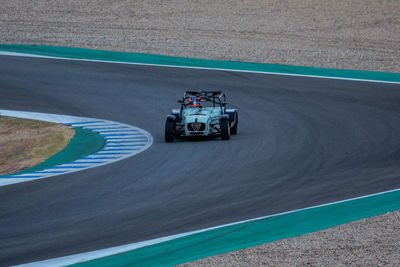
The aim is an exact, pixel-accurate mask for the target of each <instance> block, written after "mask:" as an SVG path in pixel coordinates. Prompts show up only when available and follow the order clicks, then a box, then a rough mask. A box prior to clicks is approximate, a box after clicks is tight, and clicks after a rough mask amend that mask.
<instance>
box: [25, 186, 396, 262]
mask: <svg viewBox="0 0 400 267" xmlns="http://www.w3.org/2000/svg"><path fill="white" fill-rule="evenodd" d="M396 191H400V188H399V189H394V190H389V191H385V192H380V193H375V194H370V195H366V196H361V197H356V198H350V199H345V200H340V201H335V202H331V203H326V204H322V205H316V206H312V207H307V208H303V209H296V210H291V211H286V212H281V213H277V214H272V215H267V216H262V217H258V218H254V219H249V220H244V221H239V222H233V223H228V224H224V225H219V226H215V227H209V228H205V229H200V230H196V231H190V232H186V233H181V234H176V235H170V236H165V237H160V238H155V239H151V240H147V241H141V242H135V243H131V244H126V245H122V246H116V247H111V248H106V249H100V250H95V251H90V252H85V253H79V254H75V255H70V256H65V257H59V258H53V259H49V260H44V261H37V262H32V263H28V264H23V265H19V266H29V267H36V266H37V267H39V266H46V267H47V266H49V267H51V266H55V267H56V266H66V265H72V264H77V263H81V262H86V261H90V260H94V259H99V258H103V257H107V256H111V255H115V254H119V253H123V252H127V251H132V250H135V249H139V248H143V247H147V246H151V245H155V244H159V243H163V242H167V241H170V240H174V239H177V238H181V237H185V236H189V235H194V234H198V233H203V232H207V231H211V230H215V229H219V228H224V227H228V226H233V225H238V224H243V223H247V222H253V221H259V220H263V219H268V218H272V217H277V216H281V215H285V214H291V213H295V212H299V211H304V210H310V209H316V208H320V207H327V206H331V205H335V204H339V203H344V202H349V201H352V200H357V199H363V198H368V197H372V196H377V195H382V194H386V193H391V192H396Z"/></svg>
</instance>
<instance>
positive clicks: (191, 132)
mask: <svg viewBox="0 0 400 267" xmlns="http://www.w3.org/2000/svg"><path fill="white" fill-rule="evenodd" d="M178 103H180V104H181V108H180V109H173V110H172V112H171V114H170V115H167V120H166V123H165V142H167V143H170V142H173V141H174V139H175V138H179V137H190V136H220V137H221V139H222V140H228V139H229V138H230V135H234V134H236V133H237V127H238V111H237V110H236V109H227V108H226V105H227V102H226V96H225V93H224V92H221V91H200V92H197V91H187V92H185V93H184V95H183V98H182V100H178Z"/></svg>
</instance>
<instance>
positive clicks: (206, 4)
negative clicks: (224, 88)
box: [0, 0, 400, 72]
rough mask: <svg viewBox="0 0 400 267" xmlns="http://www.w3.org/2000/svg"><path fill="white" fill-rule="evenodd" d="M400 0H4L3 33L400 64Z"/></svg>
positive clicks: (257, 58) (229, 54)
mask: <svg viewBox="0 0 400 267" xmlns="http://www.w3.org/2000/svg"><path fill="white" fill-rule="evenodd" d="M399 14H400V2H399V0H346V1H339V0H336V1H335V0H333V1H332V0H286V1H281V0H265V1H260V0H258V1H257V0H231V1H215V0H203V1H184V0H171V1H146V0H145V1H111V0H109V1H104V0H102V1H101V0H88V1H81V0H69V1H63V0H52V1H43V0H42V1H37V0H36V1H35V0H32V1H26V0H4V1H2V3H1V5H0V23H1V28H0V42H1V43H10V44H17V43H18V44H38V45H56V46H72V47H85V48H96V49H105V50H118V51H129V52H138V53H152V54H161V55H170V56H182V57H193V58H208V59H218V60H236V61H248V62H268V63H280V64H290V65H304V66H318V67H328V68H343V69H361V70H378V71H386V72H400V60H399V53H400V16H399Z"/></svg>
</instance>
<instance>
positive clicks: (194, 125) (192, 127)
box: [187, 122, 206, 132]
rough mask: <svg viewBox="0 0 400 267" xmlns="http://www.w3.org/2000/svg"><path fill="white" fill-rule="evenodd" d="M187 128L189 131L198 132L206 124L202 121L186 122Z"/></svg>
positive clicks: (202, 129)
mask: <svg viewBox="0 0 400 267" xmlns="http://www.w3.org/2000/svg"><path fill="white" fill-rule="evenodd" d="M187 126H188V130H189V131H191V132H200V131H204V130H205V129H206V124H205V123H202V122H192V123H188V125H187Z"/></svg>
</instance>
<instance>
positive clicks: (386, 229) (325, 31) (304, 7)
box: [0, 0, 400, 266]
mask: <svg viewBox="0 0 400 267" xmlns="http://www.w3.org/2000/svg"><path fill="white" fill-rule="evenodd" d="M399 14H400V2H399V0H375V1H374V0H347V1H329V0H287V1H280V0H266V1H253V0H241V1H240V0H235V1H234V0H232V1H211V0H204V1H180V0H171V1H111V0H109V1H100V0H88V1H81V0H70V1H62V0H53V1H22V0H5V1H2V4H1V5H0V24H1V27H0V43H9V44H36V45H56V46H71V47H84V48H94V49H104V50H114V51H128V52H137V53H151V54H161V55H170V56H181V57H192V58H208V59H218V60H235V61H247V62H265V63H279V64H290V65H304V66H315V67H327V68H340V69H359V70H371V71H385V72H397V73H399V72H400V60H399V59H400V16H399ZM399 244H400V212H393V213H389V214H385V215H382V216H377V217H373V218H369V219H365V220H361V221H357V222H353V223H350V224H347V225H342V226H338V227H334V228H331V229H328V230H324V231H320V232H316V233H311V234H307V235H303V236H300V237H295V238H291V239H286V240H281V241H276V242H272V243H268V244H264V245H261V246H258V247H253V248H248V249H244V250H240V251H236V252H231V253H227V254H223V255H219V256H214V257H210V258H206V259H202V260H199V261H196V262H194V263H191V264H186V266H189V265H221V266H222V265H224V266H225V265H238V266H242V265H284V266H291V265H367V266H368V265H369V266H376V265H389V266H390V265H392V266H396V265H397V266H398V264H399V262H400V252H399V251H400V248H399Z"/></svg>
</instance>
